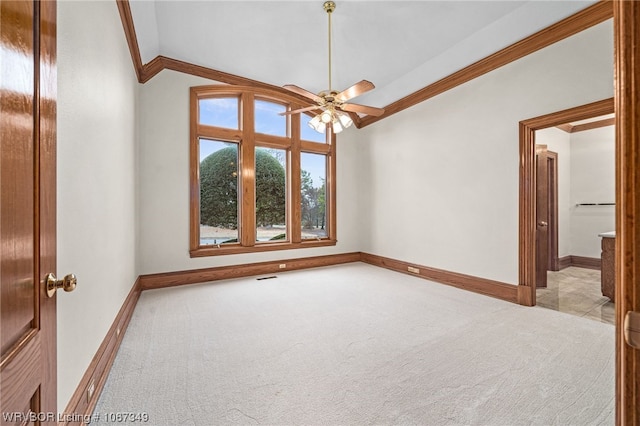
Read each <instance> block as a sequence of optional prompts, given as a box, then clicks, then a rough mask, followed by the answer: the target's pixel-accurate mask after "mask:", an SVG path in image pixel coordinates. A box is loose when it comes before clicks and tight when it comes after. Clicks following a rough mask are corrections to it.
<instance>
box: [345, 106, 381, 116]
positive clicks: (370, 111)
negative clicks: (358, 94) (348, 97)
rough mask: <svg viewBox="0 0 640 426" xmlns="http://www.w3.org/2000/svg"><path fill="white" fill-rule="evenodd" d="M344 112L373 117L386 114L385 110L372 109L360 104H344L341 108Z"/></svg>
mask: <svg viewBox="0 0 640 426" xmlns="http://www.w3.org/2000/svg"><path fill="white" fill-rule="evenodd" d="M340 108H341V109H342V110H343V111H349V112H359V113H361V114H367V115H373V116H374V117H378V116H381V115H382V114H384V108H376V107H370V106H366V105H358V104H342V106H341V107H340Z"/></svg>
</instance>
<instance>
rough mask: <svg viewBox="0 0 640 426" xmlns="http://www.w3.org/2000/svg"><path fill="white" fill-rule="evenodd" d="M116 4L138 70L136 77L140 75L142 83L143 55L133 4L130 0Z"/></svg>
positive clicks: (117, 0) (118, 1)
mask: <svg viewBox="0 0 640 426" xmlns="http://www.w3.org/2000/svg"><path fill="white" fill-rule="evenodd" d="M116 5H117V6H118V12H120V20H121V21H122V27H123V28H124V35H125V37H126V38H127V44H128V45H129V52H130V53H131V60H132V61H133V68H134V70H135V72H136V77H138V81H139V82H141V83H142V75H143V66H142V57H141V56H140V47H139V46H138V37H137V36H136V29H135V27H134V26H133V16H132V15H131V5H130V4H129V0H116Z"/></svg>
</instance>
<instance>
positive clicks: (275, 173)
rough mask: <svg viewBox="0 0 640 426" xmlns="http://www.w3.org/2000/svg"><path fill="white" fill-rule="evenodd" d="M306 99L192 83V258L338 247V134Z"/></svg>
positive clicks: (234, 87) (263, 91) (268, 92)
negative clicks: (315, 116)
mask: <svg viewBox="0 0 640 426" xmlns="http://www.w3.org/2000/svg"><path fill="white" fill-rule="evenodd" d="M303 106H304V105H301V104H300V103H299V101H298V100H297V99H296V98H295V97H293V96H287V95H284V94H282V93H279V92H277V91H269V90H266V89H258V88H253V87H239V86H200V87H192V88H191V110H190V113H191V138H190V144H191V149H190V169H191V173H190V215H191V225H190V227H191V229H190V240H191V241H190V254H191V256H192V257H198V256H211V255H219V254H233V253H248V252H254V251H268V250H286V249H294V248H303V247H318V246H326V245H335V244H336V223H335V222H336V213H335V212H336V206H335V185H336V181H335V164H336V163H335V137H334V136H332V135H330V134H320V133H317V132H315V131H314V130H312V129H310V128H309V127H308V125H307V123H308V121H309V120H310V119H311V118H312V117H311V116H310V115H306V114H304V113H303V114H290V115H289V114H286V115H280V114H281V113H283V112H286V111H291V110H294V109H297V108H301V107H303Z"/></svg>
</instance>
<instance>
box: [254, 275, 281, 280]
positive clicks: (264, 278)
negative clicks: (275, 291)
mask: <svg viewBox="0 0 640 426" xmlns="http://www.w3.org/2000/svg"><path fill="white" fill-rule="evenodd" d="M272 278H278V277H276V276H275V275H272V276H270V277H260V278H256V280H258V281H261V280H270V279H272Z"/></svg>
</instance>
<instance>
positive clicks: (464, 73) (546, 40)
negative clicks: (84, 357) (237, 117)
mask: <svg viewBox="0 0 640 426" xmlns="http://www.w3.org/2000/svg"><path fill="white" fill-rule="evenodd" d="M116 3H117V4H118V10H119V11H120V18H121V20H122V26H123V27H124V32H125V35H126V38H127V43H128V45H129V51H130V52H131V59H132V60H133V65H134V68H135V71H136V75H137V77H138V81H139V82H140V83H143V84H144V83H146V82H147V81H149V80H150V79H151V78H153V77H154V76H155V75H156V74H158V73H159V72H160V71H162V70H164V69H170V70H173V71H178V72H182V73H185V74H191V75H196V76H198V77H203V78H208V79H211V80H215V81H219V82H221V83H227V84H239V85H244V86H253V87H262V88H268V89H272V90H277V91H279V92H281V93H287V94H289V95H291V94H292V93H291V92H290V91H288V90H286V89H283V88H282V87H279V86H274V85H272V84H268V83H263V82H260V81H257V80H252V79H249V78H246V77H241V76H238V75H234V74H229V73H226V72H223V71H218V70H215V69H212V68H207V67H203V66H200V65H195V64H191V63H188V62H184V61H180V60H177V59H172V58H168V57H166V56H157V57H155V58H154V59H153V60H151V61H150V62H148V63H147V64H144V65H143V64H142V58H141V56H140V49H139V47H138V39H137V37H136V31H135V27H134V24H133V17H132V15H131V6H130V4H129V0H116ZM610 18H613V6H612V3H611V1H608V0H602V1H600V2H598V3H596V4H594V5H592V6H589V7H588V8H586V9H584V10H582V11H580V12H578V13H575V14H574V15H571V16H569V17H568V18H565V19H563V20H562V21H559V22H557V23H555V24H553V25H551V26H549V27H547V28H545V29H543V30H541V31H538V32H537V33H535V34H533V35H531V36H529V37H527V38H525V39H523V40H520V41H519V42H517V43H514V44H512V45H511V46H508V47H506V48H504V49H502V50H500V51H498V52H496V53H494V54H492V55H490V56H487V57H486V58H484V59H481V60H480V61H478V62H475V63H474V64H471V65H469V66H468V67H465V68H463V69H461V70H460V71H457V72H455V73H453V74H451V75H449V76H448V77H445V78H443V79H441V80H439V81H437V82H435V83H433V84H430V85H428V86H426V87H424V88H422V89H420V90H418V91H417V92H414V93H412V94H410V95H408V96H405V97H404V98H402V99H400V100H398V101H396V102H393V103H391V104H389V105H387V106H386V107H384V109H385V112H384V114H382V115H380V116H379V117H374V116H370V115H369V116H365V117H360V116H359V115H358V114H354V113H351V114H349V115H350V116H351V118H352V120H353V122H354V124H355V126H356V127H357V128H358V129H360V128H362V127H365V126H368V125H370V124H373V123H375V122H377V121H380V120H382V119H383V118H386V117H389V116H390V115H393V114H396V113H398V112H400V111H402V110H405V109H407V108H410V107H412V106H414V105H416V104H419V103H420V102H423V101H426V100H427V99H430V98H433V97H434V96H437V95H439V94H441V93H444V92H446V91H447V90H450V89H453V88H454V87H456V86H459V85H461V84H463V83H466V82H468V81H471V80H473V79H474V78H476V77H479V76H481V75H483V74H486V73H488V72H491V71H493V70H495V69H497V68H500V67H501V66H503V65H506V64H508V63H510V62H513V61H515V60H517V59H520V58H522V57H524V56H527V55H529V54H531V53H533V52H535V51H537V50H540V49H542V48H544V47H547V46H549V45H551V44H553V43H556V42H558V41H560V40H563V39H565V38H567V37H570V36H572V35H574V34H577V33H579V32H580V31H583V30H585V29H587V28H590V27H592V26H594V25H597V24H599V23H601V22H604V21H606V20H607V19H610ZM299 100H300V102H302V103H303V104H304V105H310V103H309V100H308V99H306V98H304V97H302V96H300V97H299Z"/></svg>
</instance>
